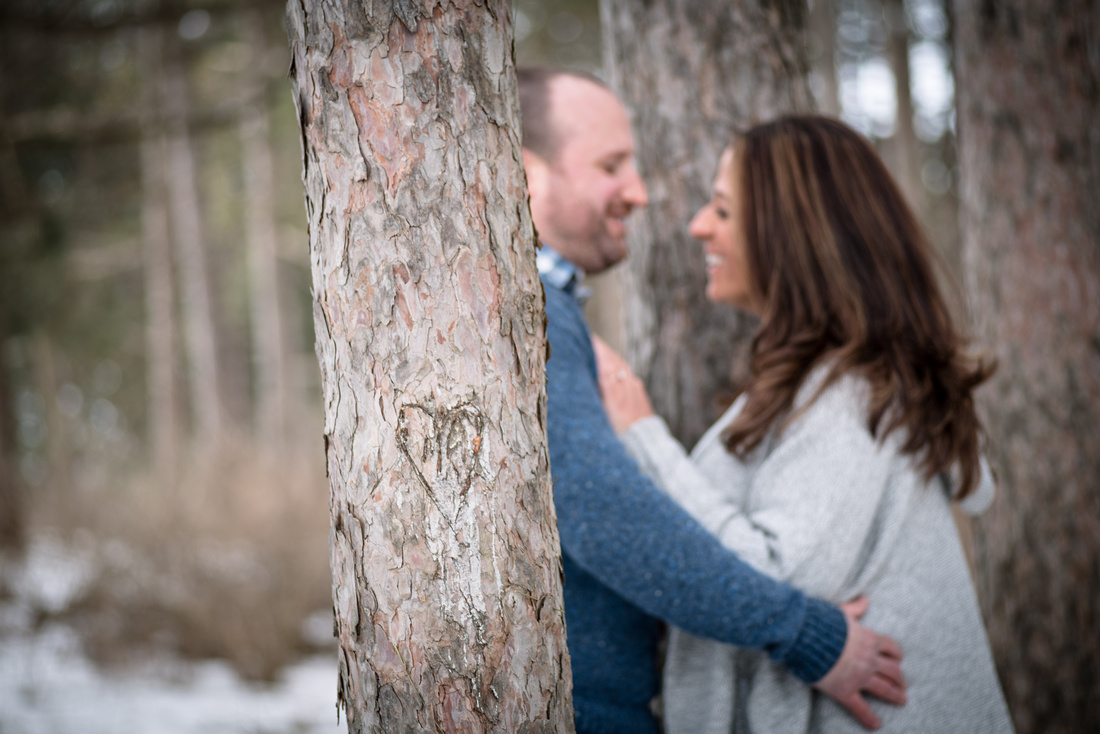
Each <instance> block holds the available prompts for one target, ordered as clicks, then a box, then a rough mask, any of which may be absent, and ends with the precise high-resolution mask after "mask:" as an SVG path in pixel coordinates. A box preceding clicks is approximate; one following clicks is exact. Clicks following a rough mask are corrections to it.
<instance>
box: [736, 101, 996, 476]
mask: <svg viewBox="0 0 1100 734" xmlns="http://www.w3.org/2000/svg"><path fill="white" fill-rule="evenodd" d="M734 151H735V155H734V174H733V175H734V176H739V177H740V179H739V184H740V187H739V188H740V191H741V207H742V210H741V212H740V214H741V217H740V221H741V222H742V225H743V230H744V231H743V235H744V242H745V250H746V252H745V259H746V264H747V268H748V271H749V277H750V280H751V287H752V288H753V290H754V291H755V293H756V294H757V296H758V298H759V299H760V303H762V304H763V308H762V313H761V321H760V326H759V329H758V330H757V333H756V336H755V338H754V339H753V345H752V372H751V377H750V380H749V383H748V385H747V387H746V392H747V393H748V397H747V401H746V404H745V407H744V409H743V410H742V412H741V414H740V416H739V417H738V418H737V420H735V421H734V422H733V423H732V424H731V425H730V426H729V427H728V428H727V430H726V432H725V434H724V438H725V441H726V445H727V446H728V447H729V449H730V450H731V451H733V452H734V453H736V454H738V455H740V456H744V455H745V454H747V453H748V452H749V451H751V450H752V449H754V448H755V447H756V446H758V445H759V444H760V442H761V441H762V440H763V439H764V438H765V436H767V434H768V432H769V431H770V430H771V428H772V426H773V425H776V424H777V423H778V424H779V427H780V430H782V429H783V428H784V427H785V426H786V425H787V424H789V422H790V421H791V420H793V419H794V417H796V415H792V413H791V410H792V407H793V404H794V399H795V395H796V393H797V392H798V389H799V387H800V386H801V385H802V383H803V380H804V379H805V378H806V376H807V375H808V374H809V372H810V371H811V370H812V369H813V368H814V367H815V366H817V365H820V364H823V363H827V364H829V365H830V369H829V372H828V375H827V377H826V380H825V382H824V385H823V386H822V388H821V389H824V387H826V386H828V385H829V384H832V383H833V382H834V381H835V380H837V379H838V378H840V377H841V376H843V375H845V374H849V373H855V374H859V375H862V376H863V377H865V378H866V379H867V381H868V382H869V383H870V385H871V390H870V405H869V413H868V418H867V427H868V430H870V432H871V435H872V436H875V437H876V438H877V439H879V440H881V439H882V438H884V437H885V436H887V435H888V434H890V433H891V432H893V431H895V430H898V429H905V431H906V437H905V441H904V444H903V446H902V451H903V452H904V453H907V454H910V455H912V456H914V457H915V458H916V460H917V465H918V467H919V468H920V470H921V472H922V474H923V475H924V477H925V479H926V480H931V479H932V477H934V476H935V475H936V474H938V473H940V472H944V471H947V470H948V469H950V468H952V467H953V466H955V465H957V466H958V467H959V469H960V470H961V480H962V483H961V488H960V491H959V494H958V496H960V497H961V496H966V495H967V494H969V493H970V492H971V491H972V490H973V489H974V488H975V487H976V486H977V482H978V480H979V477H980V469H979V458H978V434H979V431H980V428H981V426H980V423H979V421H978V417H977V415H976V414H975V410H974V401H973V397H972V393H973V391H974V388H976V387H977V386H978V385H979V384H981V383H982V382H983V381H984V380H985V379H986V378H988V377H989V375H990V374H991V373H992V371H993V369H992V366H991V365H990V364H988V363H985V362H983V361H981V360H980V359H976V358H974V357H971V356H969V355H968V354H967V353H966V352H965V351H964V347H965V342H964V340H963V339H962V337H961V336H960V335H959V333H958V332H957V331H956V329H955V327H954V325H953V324H952V320H951V316H950V313H949V312H948V309H947V306H946V303H945V302H944V299H943V296H942V294H941V292H940V288H939V286H938V284H937V283H936V278H935V274H934V271H933V260H934V253H933V252H932V250H931V248H930V247H929V244H928V241H927V239H926V238H925V236H924V234H923V232H922V231H921V227H920V225H919V224H918V223H917V220H916V218H915V217H914V216H913V213H912V212H911V211H910V210H909V207H908V206H907V205H906V203H905V200H904V198H903V197H902V194H901V192H900V190H899V189H898V187H897V185H896V184H895V183H894V181H893V179H892V178H891V176H890V174H889V172H888V171H887V170H886V167H885V166H884V165H883V163H882V161H881V159H880V158H879V156H878V154H877V153H876V152H875V150H874V148H873V147H872V146H871V144H870V143H869V142H868V141H867V140H865V139H864V138H863V137H861V136H860V135H859V134H858V133H856V132H855V131H853V130H852V129H851V128H849V127H848V126H846V125H845V124H844V123H842V122H840V121H838V120H833V119H830V118H826V117H818V116H810V115H806V116H792V117H784V118H780V119H778V120H775V121H773V122H770V123H767V124H764V125H759V126H757V127H754V128H752V129H750V130H749V131H748V132H746V133H744V134H743V135H741V136H739V139H738V140H737V141H736V142H735V144H734ZM818 394H820V393H818Z"/></svg>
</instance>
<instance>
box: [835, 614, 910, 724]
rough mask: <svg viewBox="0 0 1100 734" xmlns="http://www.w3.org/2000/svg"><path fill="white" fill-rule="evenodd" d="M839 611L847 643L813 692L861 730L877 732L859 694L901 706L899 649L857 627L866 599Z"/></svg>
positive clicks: (874, 720) (902, 683)
mask: <svg viewBox="0 0 1100 734" xmlns="http://www.w3.org/2000/svg"><path fill="white" fill-rule="evenodd" d="M840 611H842V612H844V618H845V619H847V620H848V639H847V640H845V642H844V649H843V650H842V651H841V653H840V659H839V660H837V661H836V665H834V666H833V667H832V669H831V670H830V671H829V672H828V673H826V674H825V677H824V678H822V679H821V680H819V681H818V682H817V683H814V688H816V689H818V690H819V691H821V692H823V693H824V694H826V695H827V696H829V697H830V698H832V699H833V700H835V701H836V702H837V703H839V704H840V705H841V706H843V707H844V708H846V709H848V711H850V712H851V713H852V715H853V716H855V717H856V719H857V720H858V721H859V723H860V724H863V726H865V727H867V728H868V729H878V728H879V727H880V726H882V722H881V721H879V718H878V717H877V716H875V713H874V712H873V711H872V710H871V707H870V706H868V705H867V701H865V700H864V698H863V692H864V691H866V692H867V693H870V694H871V695H872V696H877V697H878V698H881V699H882V700H884V701H886V702H888V703H893V704H897V705H899V706H901V705H904V704H905V686H906V683H905V676H904V675H902V673H901V648H900V647H899V646H898V643H896V642H894V641H893V640H892V639H890V638H889V637H886V636H884V635H879V634H876V633H874V632H872V631H871V630H869V629H867V628H866V627H864V626H862V625H861V624H859V622H858V621H857V620H858V619H859V618H860V617H862V616H863V613H864V612H866V611H867V597H865V596H861V597H859V598H858V599H853V600H852V601H850V602H848V603H847V604H841V605H840Z"/></svg>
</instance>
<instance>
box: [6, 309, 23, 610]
mask: <svg viewBox="0 0 1100 734" xmlns="http://www.w3.org/2000/svg"><path fill="white" fill-rule="evenodd" d="M0 325H3V322H2V321H0ZM6 337H7V334H4V333H3V332H0V344H4V343H6V342H7V338H6ZM14 397H15V396H14V395H13V394H12V386H11V380H10V375H9V373H8V365H6V364H3V363H0V553H8V554H17V553H20V552H22V550H23V548H24V546H25V544H26V539H27V535H26V510H25V506H26V503H25V502H24V500H23V484H22V482H21V481H20V479H19V469H18V464H17V458H16V447H15V431H16V428H15V405H14V403H15V400H14ZM5 591H6V590H5V589H4V588H3V587H0V593H3V592H5Z"/></svg>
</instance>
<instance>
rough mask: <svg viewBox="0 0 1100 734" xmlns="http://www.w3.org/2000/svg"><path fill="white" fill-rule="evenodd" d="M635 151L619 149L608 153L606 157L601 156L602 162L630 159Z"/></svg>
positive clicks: (617, 161)
mask: <svg viewBox="0 0 1100 734" xmlns="http://www.w3.org/2000/svg"><path fill="white" fill-rule="evenodd" d="M632 155H634V153H633V152H632V151H629V150H619V151H616V152H614V153H608V154H607V155H605V156H604V157H602V158H600V162H601V163H621V162H622V161H625V160H627V159H629V158H630V157H631V156H632Z"/></svg>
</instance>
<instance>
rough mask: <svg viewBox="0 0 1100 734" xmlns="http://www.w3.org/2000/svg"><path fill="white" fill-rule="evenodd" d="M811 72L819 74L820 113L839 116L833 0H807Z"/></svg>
mask: <svg viewBox="0 0 1100 734" xmlns="http://www.w3.org/2000/svg"><path fill="white" fill-rule="evenodd" d="M810 30H811V33H812V34H813V44H814V52H815V53H814V64H813V67H814V71H815V72H816V73H817V74H818V75H819V76H820V77H821V93H820V94H819V95H818V96H817V108H818V110H819V111H820V112H821V114H823V115H831V116H833V117H837V116H838V115H840V85H839V84H838V83H837V76H836V32H837V23H836V0H811V1H810Z"/></svg>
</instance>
